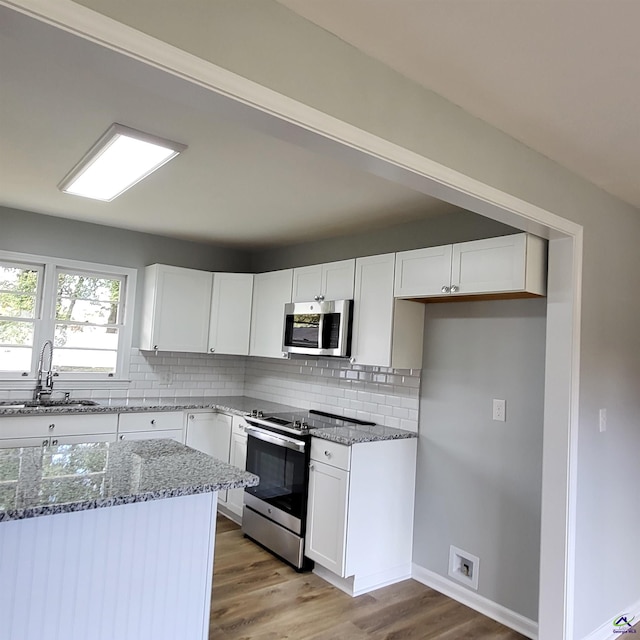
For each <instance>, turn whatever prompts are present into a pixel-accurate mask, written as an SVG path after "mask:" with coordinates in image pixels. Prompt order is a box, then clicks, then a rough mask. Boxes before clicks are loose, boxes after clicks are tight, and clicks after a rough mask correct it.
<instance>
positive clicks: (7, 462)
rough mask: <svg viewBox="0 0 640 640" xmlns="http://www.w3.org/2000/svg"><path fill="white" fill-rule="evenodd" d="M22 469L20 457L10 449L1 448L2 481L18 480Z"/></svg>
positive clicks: (0, 473)
mask: <svg viewBox="0 0 640 640" xmlns="http://www.w3.org/2000/svg"><path fill="white" fill-rule="evenodd" d="M19 471H20V457H19V456H17V455H15V453H13V452H11V451H10V450H7V449H5V450H4V451H3V450H1V449H0V482H2V481H3V480H17V479H18V472H19Z"/></svg>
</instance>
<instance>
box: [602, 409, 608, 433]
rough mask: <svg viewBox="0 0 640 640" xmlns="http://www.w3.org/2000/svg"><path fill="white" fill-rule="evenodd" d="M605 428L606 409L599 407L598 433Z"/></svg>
mask: <svg viewBox="0 0 640 640" xmlns="http://www.w3.org/2000/svg"><path fill="white" fill-rule="evenodd" d="M606 430H607V410H606V409H600V433H602V432H603V431H606Z"/></svg>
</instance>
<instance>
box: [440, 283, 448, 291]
mask: <svg viewBox="0 0 640 640" xmlns="http://www.w3.org/2000/svg"><path fill="white" fill-rule="evenodd" d="M441 291H442V293H449V287H447V285H446V284H445V285H444V287H442V289H441Z"/></svg>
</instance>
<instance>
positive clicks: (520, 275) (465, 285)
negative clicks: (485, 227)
mask: <svg viewBox="0 0 640 640" xmlns="http://www.w3.org/2000/svg"><path fill="white" fill-rule="evenodd" d="M525 254H526V234H524V233H519V234H516V235H512V236H502V237H500V238H487V239H486V240H476V241H473V242H461V243H459V244H454V245H453V263H452V268H451V286H452V288H453V287H454V286H455V287H457V291H455V292H453V291H452V294H453V295H467V294H470V293H496V292H500V291H522V290H524V288H525V261H526V255H525Z"/></svg>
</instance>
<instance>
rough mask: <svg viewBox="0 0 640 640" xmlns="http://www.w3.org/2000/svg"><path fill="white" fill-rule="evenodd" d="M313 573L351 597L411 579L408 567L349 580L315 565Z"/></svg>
mask: <svg viewBox="0 0 640 640" xmlns="http://www.w3.org/2000/svg"><path fill="white" fill-rule="evenodd" d="M313 572H314V573H315V574H316V575H318V576H320V577H321V578H322V579H323V580H326V581H327V582H328V583H329V584H332V585H333V586H334V587H336V588H337V589H340V591H344V592H345V593H346V594H348V595H350V596H352V597H356V596H361V595H363V594H364V593H369V592H370V591H375V590H376V589H381V588H382V587H387V586H389V585H390V584H395V583H396V582H402V580H408V579H409V578H411V570H410V566H409V565H407V566H403V567H395V568H393V569H390V570H388V571H382V572H380V573H374V574H372V575H368V576H355V577H354V576H351V577H349V578H341V577H340V576H338V575H336V574H335V573H333V572H332V571H329V569H325V568H324V567H322V566H320V565H319V564H316V565H315V567H314V569H313Z"/></svg>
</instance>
